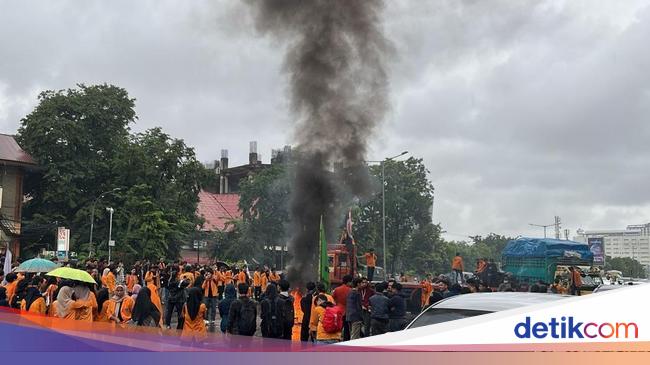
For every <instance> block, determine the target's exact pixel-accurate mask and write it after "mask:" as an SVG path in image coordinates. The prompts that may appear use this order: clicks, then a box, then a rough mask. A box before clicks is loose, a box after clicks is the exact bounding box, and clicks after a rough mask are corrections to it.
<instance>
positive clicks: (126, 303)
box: [105, 295, 135, 322]
mask: <svg viewBox="0 0 650 365" xmlns="http://www.w3.org/2000/svg"><path fill="white" fill-rule="evenodd" d="M106 303H107V305H106V319H107V320H108V321H110V322H115V319H112V318H111V317H113V316H115V317H117V315H116V314H115V309H116V308H117V302H116V301H114V300H113V299H110V300H107V301H106V302H105V304H106ZM134 305H135V301H134V300H133V299H131V297H130V296H128V295H125V296H124V299H122V307H121V308H120V315H121V316H122V322H127V321H128V320H130V319H131V313H132V312H133V306H134Z"/></svg>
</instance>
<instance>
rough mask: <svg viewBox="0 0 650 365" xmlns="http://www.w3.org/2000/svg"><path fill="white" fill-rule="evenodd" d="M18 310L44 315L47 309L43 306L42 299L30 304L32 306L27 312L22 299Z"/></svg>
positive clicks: (43, 301) (25, 303) (43, 300)
mask: <svg viewBox="0 0 650 365" xmlns="http://www.w3.org/2000/svg"><path fill="white" fill-rule="evenodd" d="M20 310H21V311H23V312H29V313H38V314H45V313H46V312H47V307H46V306H45V299H44V298H42V297H41V298H37V299H36V300H35V301H34V302H32V305H30V306H29V310H27V302H26V301H25V299H23V300H21V301H20Z"/></svg>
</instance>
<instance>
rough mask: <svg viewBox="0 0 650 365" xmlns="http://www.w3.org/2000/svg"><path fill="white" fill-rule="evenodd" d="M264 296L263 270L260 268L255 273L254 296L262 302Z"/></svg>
mask: <svg viewBox="0 0 650 365" xmlns="http://www.w3.org/2000/svg"><path fill="white" fill-rule="evenodd" d="M261 294H262V270H261V269H260V267H259V266H258V267H256V268H255V272H254V273H253V296H254V298H255V300H257V301H259V300H260V295H261Z"/></svg>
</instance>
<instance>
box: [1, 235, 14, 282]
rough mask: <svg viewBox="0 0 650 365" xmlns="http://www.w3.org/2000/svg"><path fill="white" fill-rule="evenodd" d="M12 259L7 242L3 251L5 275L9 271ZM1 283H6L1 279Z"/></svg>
mask: <svg viewBox="0 0 650 365" xmlns="http://www.w3.org/2000/svg"><path fill="white" fill-rule="evenodd" d="M12 260H13V256H12V255H11V251H10V250H9V243H7V250H6V251H5V265H4V269H3V270H4V272H5V276H6V275H7V274H9V273H10V272H11V261H12ZM2 281H3V282H2V284H5V283H6V280H2Z"/></svg>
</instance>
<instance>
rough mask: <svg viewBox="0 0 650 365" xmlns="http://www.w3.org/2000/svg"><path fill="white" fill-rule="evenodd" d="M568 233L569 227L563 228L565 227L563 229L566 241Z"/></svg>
mask: <svg viewBox="0 0 650 365" xmlns="http://www.w3.org/2000/svg"><path fill="white" fill-rule="evenodd" d="M569 233H570V231H569V229H568V228H565V229H564V238H565V239H566V240H567V241H568V240H569Z"/></svg>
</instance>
